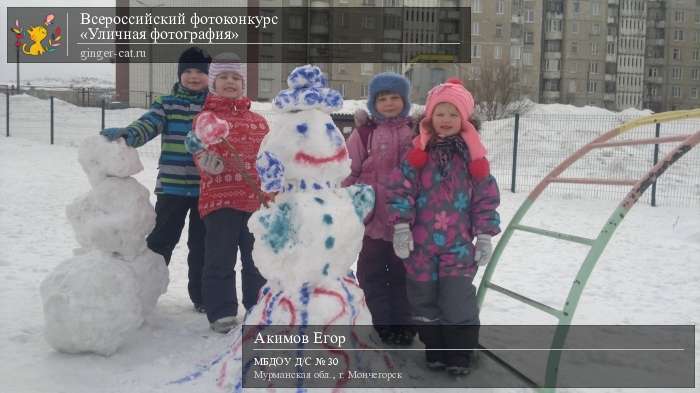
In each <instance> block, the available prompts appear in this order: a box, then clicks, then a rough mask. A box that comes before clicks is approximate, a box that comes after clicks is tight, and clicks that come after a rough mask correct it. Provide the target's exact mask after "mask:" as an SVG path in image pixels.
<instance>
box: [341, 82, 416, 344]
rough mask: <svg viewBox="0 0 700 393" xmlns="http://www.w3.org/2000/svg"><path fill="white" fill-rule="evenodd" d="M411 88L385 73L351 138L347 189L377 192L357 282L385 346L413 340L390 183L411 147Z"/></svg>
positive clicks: (371, 89) (372, 86)
mask: <svg viewBox="0 0 700 393" xmlns="http://www.w3.org/2000/svg"><path fill="white" fill-rule="evenodd" d="M409 93H410V84H409V82H408V80H407V79H406V78H404V77H403V76H401V75H399V74H395V73H389V72H386V73H381V74H377V75H375V76H374V78H372V80H371V81H370V83H369V97H368V99H367V108H368V109H369V112H370V114H371V119H370V120H367V119H366V117H367V116H366V113H364V111H362V113H363V114H364V116H363V117H364V119H359V117H360V116H357V115H356V123H358V124H357V125H358V127H357V128H356V129H355V130H354V131H353V133H352V134H351V135H350V138H348V142H347V146H348V152H349V154H350V159H351V160H352V165H351V169H352V172H351V174H350V176H349V177H348V178H347V179H345V181H344V182H343V186H345V187H346V186H349V185H352V184H355V183H362V184H368V185H370V186H372V188H373V189H374V192H375V200H376V202H375V207H374V211H373V212H372V213H370V215H369V216H368V217H367V219H366V220H365V224H366V226H365V236H364V239H363V241H362V251H361V252H360V256H359V258H358V260H357V278H358V281H359V283H360V287H361V288H362V290H363V291H364V292H365V300H366V302H367V306H368V308H369V311H370V313H371V314H372V323H373V325H374V327H375V329H376V330H377V332H378V333H379V336H380V338H381V339H382V341H383V342H385V343H387V344H393V345H410V344H411V343H412V342H413V337H414V336H415V330H414V329H413V328H411V327H410V326H408V325H410V324H411V311H410V306H409V303H408V299H407V298H406V271H405V269H404V266H403V262H402V261H401V259H399V258H398V257H397V256H396V255H395V254H394V252H393V248H392V236H393V234H394V228H393V225H391V224H390V223H389V220H388V218H389V217H388V211H387V202H388V201H387V189H386V184H387V182H388V180H389V177H390V174H391V173H392V172H393V171H394V170H395V169H396V168H398V166H399V163H400V162H401V158H402V157H403V156H404V155H405V154H406V152H407V151H408V150H409V149H410V148H411V140H412V139H413V135H414V134H413V131H412V129H411V124H410V118H409V117H408V113H409V110H410V109H411V102H410V101H409V98H408V97H409Z"/></svg>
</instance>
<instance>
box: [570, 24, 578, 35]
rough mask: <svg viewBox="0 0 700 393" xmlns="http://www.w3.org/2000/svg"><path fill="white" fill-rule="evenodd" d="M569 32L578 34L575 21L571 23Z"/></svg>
mask: <svg viewBox="0 0 700 393" xmlns="http://www.w3.org/2000/svg"><path fill="white" fill-rule="evenodd" d="M571 32H572V33H574V34H576V33H578V22H576V21H572V22H571Z"/></svg>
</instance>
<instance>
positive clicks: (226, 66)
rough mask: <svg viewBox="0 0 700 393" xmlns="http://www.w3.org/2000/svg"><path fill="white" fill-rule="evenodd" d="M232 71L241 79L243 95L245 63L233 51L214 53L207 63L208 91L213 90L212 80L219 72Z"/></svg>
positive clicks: (211, 91)
mask: <svg viewBox="0 0 700 393" xmlns="http://www.w3.org/2000/svg"><path fill="white" fill-rule="evenodd" d="M224 72H233V73H235V74H237V75H238V76H240V77H241V79H242V80H243V95H245V65H244V64H242V63H241V59H240V57H238V56H237V55H236V54H235V53H231V52H224V53H221V54H219V55H216V57H214V58H213V59H212V61H211V64H210V65H209V92H210V93H213V92H214V81H215V80H216V77H218V76H219V74H222V73H224Z"/></svg>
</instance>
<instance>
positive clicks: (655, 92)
mask: <svg viewBox="0 0 700 393" xmlns="http://www.w3.org/2000/svg"><path fill="white" fill-rule="evenodd" d="M658 92H659V91H658V89H657V88H656V86H652V87H650V88H649V95H650V96H652V97H656V96H657V95H659V94H658Z"/></svg>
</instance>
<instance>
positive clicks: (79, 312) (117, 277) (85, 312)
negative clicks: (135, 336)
mask: <svg viewBox="0 0 700 393" xmlns="http://www.w3.org/2000/svg"><path fill="white" fill-rule="evenodd" d="M137 293H138V291H137V282H136V279H135V277H134V274H133V272H132V271H131V270H130V269H129V267H128V266H127V264H126V263H125V262H124V261H122V260H120V259H116V258H113V257H111V256H109V255H108V254H104V253H102V252H100V251H93V252H90V253H88V254H85V255H82V256H78V257H73V258H71V259H68V260H65V261H63V262H62V263H61V264H59V265H58V266H57V267H56V268H55V269H54V271H53V272H52V273H51V274H49V275H48V276H47V277H46V279H44V281H43V282H42V283H41V299H42V301H43V305H44V319H45V322H46V324H45V335H46V339H47V341H48V342H49V344H50V345H51V346H52V347H53V348H55V349H56V350H58V351H61V352H68V353H79V352H94V353H97V354H100V355H105V356H109V355H111V354H113V353H114V352H116V351H117V349H119V347H120V346H121V345H122V344H123V343H124V342H125V341H126V339H127V338H128V337H129V335H130V334H131V333H132V332H134V331H135V330H136V329H137V328H138V327H139V326H141V324H142V323H143V317H142V310H141V301H140V299H139V297H138V295H137Z"/></svg>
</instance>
